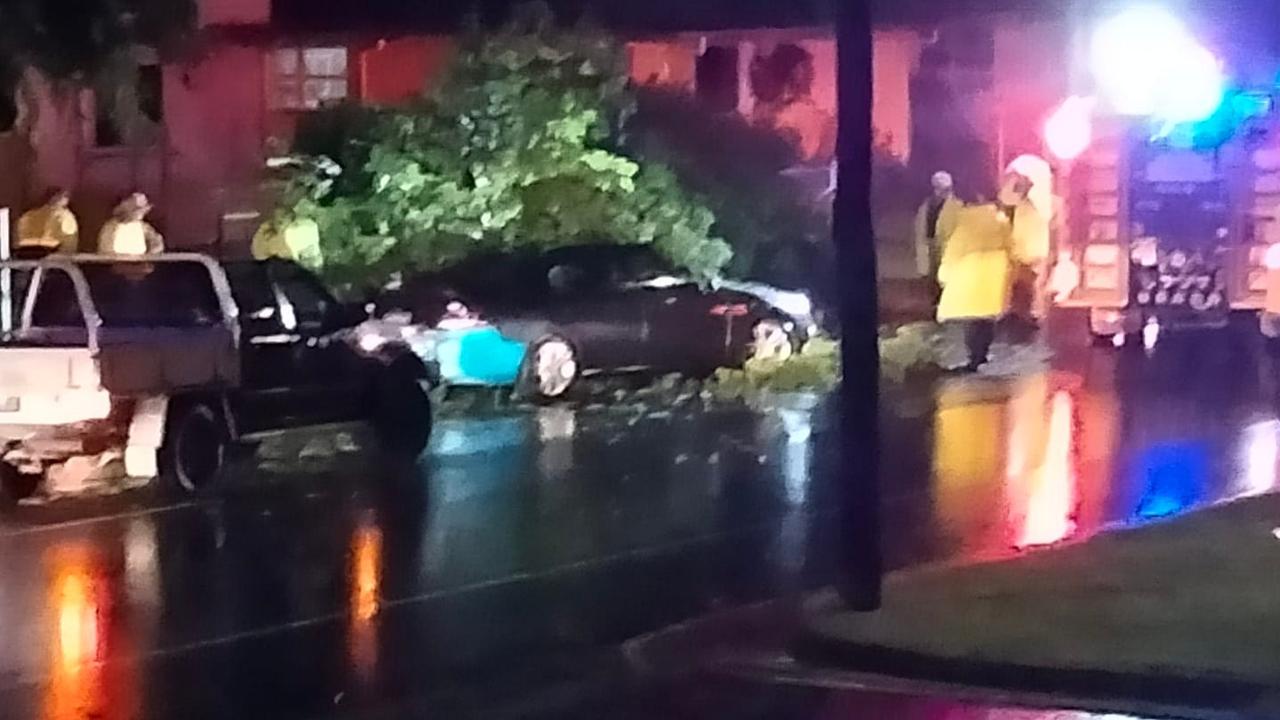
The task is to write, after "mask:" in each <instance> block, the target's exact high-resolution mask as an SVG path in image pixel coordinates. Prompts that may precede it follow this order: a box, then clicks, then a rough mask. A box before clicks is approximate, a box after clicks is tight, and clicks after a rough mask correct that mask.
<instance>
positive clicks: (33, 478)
mask: <svg viewBox="0 0 1280 720" xmlns="http://www.w3.org/2000/svg"><path fill="white" fill-rule="evenodd" d="M40 480H41V476H40V475H24V474H22V473H20V472H18V468H16V467H14V466H12V465H10V464H8V463H0V508H6V509H7V508H11V507H13V506H14V505H17V504H18V501H19V500H25V499H26V498H29V497H31V496H32V495H35V493H36V490H37V489H38V488H39V487H40Z"/></svg>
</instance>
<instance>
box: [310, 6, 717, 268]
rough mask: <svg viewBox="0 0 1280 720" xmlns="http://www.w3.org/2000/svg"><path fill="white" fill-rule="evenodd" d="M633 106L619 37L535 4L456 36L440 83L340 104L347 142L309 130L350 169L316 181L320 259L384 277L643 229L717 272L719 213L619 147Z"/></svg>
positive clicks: (676, 255)
mask: <svg viewBox="0 0 1280 720" xmlns="http://www.w3.org/2000/svg"><path fill="white" fill-rule="evenodd" d="M630 104H631V98H630V95H629V91H628V89H627V77H626V62H625V54H624V53H623V52H622V51H621V48H620V47H619V46H618V44H617V43H615V42H614V41H613V40H612V39H610V38H609V37H607V36H605V35H602V34H597V33H593V32H590V31H584V30H580V29H578V30H568V31H565V30H561V29H558V28H556V27H555V25H554V23H553V22H551V17H550V14H549V13H548V12H547V11H546V9H545V7H544V6H539V5H534V6H527V7H525V8H523V9H522V10H521V11H520V12H519V13H517V14H516V16H515V18H514V20H513V21H512V22H511V23H509V24H508V25H507V26H506V27H504V28H503V29H502V30H500V31H499V32H497V33H494V34H490V35H486V36H484V37H481V36H480V35H478V34H474V35H472V36H470V37H468V38H465V39H464V41H463V44H462V46H461V48H460V53H459V57H458V58H457V59H456V60H455V62H454V64H453V66H452V70H451V71H450V74H449V76H448V77H447V79H446V81H445V82H444V84H443V86H442V87H441V89H440V90H439V91H438V92H437V93H436V94H435V95H434V96H433V97H431V98H428V99H424V100H423V101H422V102H421V103H419V104H418V105H417V106H416V107H412V108H407V109H402V110H384V111H364V112H363V113H362V112H361V111H353V110H349V109H348V110H343V111H339V112H343V113H346V116H345V118H344V119H331V120H330V121H329V122H330V123H338V124H339V125H341V124H342V123H345V127H346V128H347V130H349V131H351V134H350V135H349V136H348V139H347V141H346V142H342V143H341V145H342V147H341V148H333V145H335V144H337V143H335V141H334V135H333V134H332V133H331V134H330V136H329V137H328V140H325V139H324V132H323V131H322V130H321V129H317V130H316V131H315V132H314V133H312V137H311V139H309V140H307V141H305V142H304V143H302V145H301V147H304V148H305V147H306V146H307V145H308V144H310V145H311V146H312V148H311V149H319V148H318V147H316V146H321V145H326V144H327V145H329V146H330V148H331V149H334V150H336V160H337V161H338V163H339V164H340V165H341V166H342V168H343V171H344V172H343V176H342V177H341V178H339V179H338V180H336V181H334V182H333V183H332V184H331V185H329V186H327V187H325V188H323V192H321V193H319V194H318V195H313V198H314V200H315V201H317V202H316V203H315V205H314V207H313V208H312V209H314V210H315V211H316V212H317V213H318V214H319V215H321V216H323V217H320V218H319V222H320V224H321V226H322V230H325V231H326V232H324V234H323V236H322V237H323V242H324V243H325V257H326V267H329V268H332V269H333V271H334V272H335V273H336V274H338V276H339V277H337V278H335V279H336V280H338V281H345V282H355V283H362V282H377V281H379V280H380V279H381V278H383V277H385V276H387V275H389V274H390V273H391V272H393V271H395V270H398V269H401V268H404V267H412V268H419V269H433V268H437V267H440V266H442V265H445V264H448V263H451V262H454V261H457V260H460V259H462V258H464V257H466V256H468V255H471V254H474V253H481V252H493V251H509V250H515V249H517V248H530V247H533V248H551V247H556V246H561V245H572V244H582V243H587V242H601V241H610V242H619V243H652V244H653V245H654V246H655V247H656V248H657V249H658V250H659V251H661V252H662V253H664V254H665V255H666V256H667V257H668V258H669V259H670V260H672V261H673V262H675V263H677V264H679V265H681V266H683V267H685V268H687V269H688V270H690V271H691V272H693V273H695V274H696V275H699V276H703V277H710V276H713V275H714V274H716V273H717V272H718V271H719V270H720V269H721V267H723V265H724V264H725V263H726V262H727V261H728V259H729V256H730V254H731V253H730V251H729V248H728V246H727V245H726V244H725V243H724V242H723V241H721V240H719V239H716V238H714V237H712V236H711V229H712V226H713V225H714V222H715V217H714V215H713V214H712V212H711V211H710V210H709V209H708V208H707V207H705V206H704V205H703V204H701V203H700V202H699V201H698V200H696V199H695V198H694V197H693V196H691V195H690V194H689V193H687V192H686V191H685V190H684V189H683V187H682V186H681V184H680V182H679V181H678V180H677V179H676V177H675V175H673V174H672V173H671V172H670V171H669V170H668V169H667V168H665V167H663V166H662V165H660V164H657V163H640V162H637V161H636V160H635V159H633V158H631V157H628V156H627V155H625V154H623V153H622V152H620V151H619V150H618V149H617V147H616V143H615V142H614V138H616V137H617V136H618V135H619V133H620V132H621V130H622V128H623V127H624V125H625V123H626V120H627V118H628V116H629V106H630ZM332 127H333V125H332V124H331V125H330V129H332ZM338 134H341V133H338ZM298 182H311V181H308V180H302V179H300V180H299V181H298ZM308 202H311V201H308Z"/></svg>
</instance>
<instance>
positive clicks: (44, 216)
mask: <svg viewBox="0 0 1280 720" xmlns="http://www.w3.org/2000/svg"><path fill="white" fill-rule="evenodd" d="M16 247H19V248H43V249H45V250H49V251H51V252H58V253H67V254H71V253H75V252H79V250H80V225H79V223H77V222H76V216H75V214H74V213H72V212H71V211H70V210H67V209H65V208H53V207H49V206H48V205H42V206H40V207H38V208H35V209H34V210H30V211H28V212H26V213H24V214H23V215H22V217H21V218H18V241H17V244H16Z"/></svg>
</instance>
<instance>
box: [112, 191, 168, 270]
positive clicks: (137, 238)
mask: <svg viewBox="0 0 1280 720" xmlns="http://www.w3.org/2000/svg"><path fill="white" fill-rule="evenodd" d="M150 212H151V201H149V200H148V199H147V196H146V195H143V194H142V193H134V194H132V195H130V196H129V197H127V198H125V199H124V201H123V202H121V203H120V204H119V205H117V206H116V209H115V212H113V213H112V214H111V219H110V220H108V221H107V222H106V224H105V225H103V226H102V231H101V232H99V233H98V252H99V253H101V254H103V255H155V254H158V253H162V252H164V238H163V237H162V236H161V235H160V233H159V232H157V231H156V229H155V228H154V227H152V226H151V223H149V222H147V215H148V214H149V213H150Z"/></svg>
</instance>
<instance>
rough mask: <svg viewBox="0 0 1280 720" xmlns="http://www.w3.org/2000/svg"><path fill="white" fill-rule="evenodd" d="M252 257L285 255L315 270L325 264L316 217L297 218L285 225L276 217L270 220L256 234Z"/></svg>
mask: <svg viewBox="0 0 1280 720" xmlns="http://www.w3.org/2000/svg"><path fill="white" fill-rule="evenodd" d="M252 252H253V259H254V260H266V259H267V258H284V259H285V260H293V261H295V262H297V263H299V264H301V265H303V266H305V267H308V268H310V269H312V270H318V269H320V268H321V267H322V266H323V265H324V255H323V253H322V252H321V250H320V226H319V225H317V224H316V221H315V220H309V219H305V218H303V219H298V220H294V221H292V222H290V223H288V224H286V225H284V227H283V229H280V226H279V225H278V224H277V223H276V222H274V221H267V222H265V223H263V224H262V227H260V228H258V232H256V233H254V235H253V246H252Z"/></svg>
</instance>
